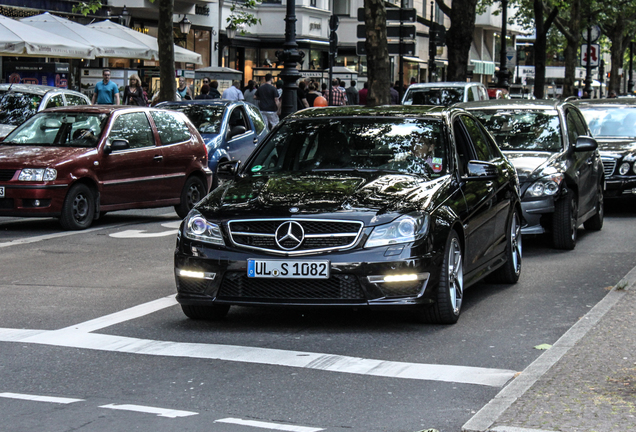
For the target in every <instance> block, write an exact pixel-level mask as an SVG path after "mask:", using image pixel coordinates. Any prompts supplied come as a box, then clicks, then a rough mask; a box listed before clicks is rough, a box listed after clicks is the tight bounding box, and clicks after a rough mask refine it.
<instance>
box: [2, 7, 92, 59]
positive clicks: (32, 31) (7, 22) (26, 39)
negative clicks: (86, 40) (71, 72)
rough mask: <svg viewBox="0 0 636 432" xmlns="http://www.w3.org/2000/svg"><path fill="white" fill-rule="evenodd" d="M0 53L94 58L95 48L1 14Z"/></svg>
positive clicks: (25, 55)
mask: <svg viewBox="0 0 636 432" xmlns="http://www.w3.org/2000/svg"><path fill="white" fill-rule="evenodd" d="M0 55H14V56H19V57H61V58H79V59H82V58H83V59H93V58H95V55H94V54H93V48H92V47H91V46H89V45H85V44H83V43H81V42H76V41H73V40H71V39H67V38H65V37H62V36H59V35H56V34H54V33H50V32H47V31H44V30H40V29H39V28H37V27H33V26H30V25H28V24H24V23H21V22H20V21H16V20H14V19H12V18H7V17H5V16H2V15H0Z"/></svg>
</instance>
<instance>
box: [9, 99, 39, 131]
mask: <svg viewBox="0 0 636 432" xmlns="http://www.w3.org/2000/svg"><path fill="white" fill-rule="evenodd" d="M40 102H42V96H39V95H35V94H28V93H14V92H2V93H0V124H10V125H13V126H17V125H19V124H21V123H23V122H24V121H25V120H26V119H28V118H30V117H32V116H33V115H35V113H37V112H38V107H39V106H40Z"/></svg>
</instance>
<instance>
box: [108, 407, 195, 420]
mask: <svg viewBox="0 0 636 432" xmlns="http://www.w3.org/2000/svg"><path fill="white" fill-rule="evenodd" d="M100 408H107V409H113V410H121V411H134V412H141V413H147V414H156V415H157V416H158V417H168V418H177V417H188V416H193V415H197V414H199V413H196V412H192V411H179V410H173V409H168V408H156V407H149V406H143V405H128V404H125V405H115V404H108V405H102V406H100Z"/></svg>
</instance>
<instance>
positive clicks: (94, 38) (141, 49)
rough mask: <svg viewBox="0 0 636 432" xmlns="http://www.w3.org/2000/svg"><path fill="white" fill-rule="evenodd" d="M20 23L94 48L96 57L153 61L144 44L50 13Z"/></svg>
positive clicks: (24, 19) (150, 51)
mask: <svg viewBox="0 0 636 432" xmlns="http://www.w3.org/2000/svg"><path fill="white" fill-rule="evenodd" d="M20 22H22V23H24V24H28V25H32V26H34V27H37V28H39V29H41V30H45V31H48V32H51V33H55V34H56V35H60V36H63V37H65V38H68V39H71V40H74V41H78V42H81V43H83V44H86V45H89V46H92V47H93V49H94V51H93V52H94V54H95V57H116V58H132V59H147V60H150V59H152V50H151V49H150V48H148V47H147V46H145V45H143V44H139V43H134V42H131V41H128V40H125V39H120V38H118V37H116V36H112V35H107V34H104V32H100V31H99V30H95V29H92V28H90V27H86V26H85V25H82V24H78V23H76V22H73V21H71V20H68V19H66V18H61V17H58V16H55V15H51V14H50V13H48V12H46V13H43V14H41V15H35V16H31V17H27V18H22V19H20Z"/></svg>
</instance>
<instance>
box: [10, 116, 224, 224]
mask: <svg viewBox="0 0 636 432" xmlns="http://www.w3.org/2000/svg"><path fill="white" fill-rule="evenodd" d="M211 181H212V172H211V171H210V170H209V169H208V161H207V153H206V151H205V145H204V143H203V139H202V138H201V136H200V135H199V133H198V132H197V130H196V128H195V127H194V126H193V125H192V123H191V122H190V120H188V118H187V117H186V116H185V115H183V114H181V113H177V112H174V111H167V110H157V109H153V108H145V107H121V106H120V107H115V106H105V105H100V106H94V105H93V106H82V107H62V108H52V109H48V110H46V111H44V112H41V113H38V114H36V115H35V116H33V117H31V118H30V119H29V120H27V121H26V122H25V123H23V124H22V125H20V126H18V127H17V128H16V129H15V130H14V131H13V132H11V133H10V134H9V135H8V136H7V137H6V138H5V139H4V141H2V142H0V216H53V217H59V218H60V222H61V224H62V226H63V227H64V228H65V229H68V230H79V229H84V228H88V227H89V226H90V225H91V223H92V222H93V220H94V219H97V218H98V217H99V216H100V214H103V213H104V212H107V211H112V210H126V209H134V208H149V207H164V206H169V205H174V206H175V210H176V211H177V214H178V215H179V216H180V217H185V216H186V215H187V214H188V212H189V211H190V209H191V208H192V207H193V206H194V204H195V203H196V202H197V201H199V200H200V199H201V198H203V196H204V195H205V194H206V193H207V192H208V190H209V188H210V184H211Z"/></svg>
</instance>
